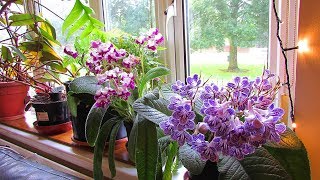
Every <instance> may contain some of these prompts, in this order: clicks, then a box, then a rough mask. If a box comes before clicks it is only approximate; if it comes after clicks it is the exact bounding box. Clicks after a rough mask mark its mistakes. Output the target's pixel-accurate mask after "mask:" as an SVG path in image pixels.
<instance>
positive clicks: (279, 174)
mask: <svg viewBox="0 0 320 180" xmlns="http://www.w3.org/2000/svg"><path fill="white" fill-rule="evenodd" d="M279 87H280V83H279V81H277V78H276V76H274V75H273V74H272V73H270V72H269V71H268V70H265V71H264V73H263V75H262V76H261V77H257V78H256V79H254V80H249V79H248V78H246V77H243V78H240V77H236V78H234V80H233V81H232V82H230V83H228V84H227V85H226V86H223V87H218V86H217V85H215V84H214V83H211V84H210V83H209V82H208V81H205V82H204V83H202V81H201V80H200V77H199V76H198V75H194V76H190V77H188V78H187V79H186V83H183V82H181V81H177V82H176V83H174V84H172V86H171V87H170V86H163V87H162V88H161V89H160V90H156V91H154V92H152V93H149V94H146V95H145V96H144V97H143V98H140V99H138V100H137V101H136V102H135V104H134V109H135V111H136V112H137V113H138V116H139V117H140V118H139V120H138V121H136V122H135V123H136V125H134V128H133V130H132V132H131V134H135V136H134V137H133V138H135V141H133V142H135V144H133V146H132V148H130V146H129V152H132V153H133V154H134V157H135V160H136V166H137V170H138V177H139V179H155V178H160V179H162V178H163V179H171V177H172V171H173V169H175V168H176V167H179V166H177V164H179V163H178V162H181V163H182V165H183V166H184V167H185V168H187V170H188V172H187V173H186V174H185V179H310V167H309V160H308V156H307V152H306V149H305V147H304V145H303V143H302V142H301V141H300V140H299V139H298V137H297V136H296V135H295V133H294V132H293V131H292V130H290V129H289V128H287V127H286V126H285V125H284V123H281V122H280V120H281V118H282V116H283V114H284V110H283V109H281V108H277V107H275V103H274V99H275V96H276V94H277V91H278V89H279ZM135 126H136V127H135ZM157 130H158V132H157ZM146 155H148V156H146ZM163 165H164V168H162V166H163ZM162 169H164V171H162Z"/></svg>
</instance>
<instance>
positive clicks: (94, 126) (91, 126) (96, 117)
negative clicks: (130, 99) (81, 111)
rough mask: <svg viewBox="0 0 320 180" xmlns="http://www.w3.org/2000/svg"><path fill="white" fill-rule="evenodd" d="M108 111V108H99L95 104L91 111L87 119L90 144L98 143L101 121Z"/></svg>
mask: <svg viewBox="0 0 320 180" xmlns="http://www.w3.org/2000/svg"><path fill="white" fill-rule="evenodd" d="M106 112H107V109H106V108H97V107H95V106H94V105H93V106H92V107H91V109H90V111H89V114H88V116H87V119H86V139H87V142H88V144H89V145H90V146H94V145H95V143H96V140H97V137H98V132H99V129H100V126H101V122H102V120H103V117H104V115H105V113H106Z"/></svg>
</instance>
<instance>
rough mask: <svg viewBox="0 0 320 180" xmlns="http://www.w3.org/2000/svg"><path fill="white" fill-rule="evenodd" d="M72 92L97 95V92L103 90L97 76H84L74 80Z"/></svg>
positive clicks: (71, 85) (71, 86) (71, 84)
mask: <svg viewBox="0 0 320 180" xmlns="http://www.w3.org/2000/svg"><path fill="white" fill-rule="evenodd" d="M69 87H70V90H71V91H73V92H74V93H76V94H81V93H86V94H91V95H95V94H96V92H97V90H98V89H100V88H101V86H100V85H98V80H97V78H96V77H95V76H82V77H79V78H76V79H74V80H73V81H72V82H71V83H70V85H69Z"/></svg>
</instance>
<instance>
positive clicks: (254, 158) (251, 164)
mask: <svg viewBox="0 0 320 180" xmlns="http://www.w3.org/2000/svg"><path fill="white" fill-rule="evenodd" d="M218 169H219V172H220V177H219V179H220V180H224V179H225V180H247V179H259V180H269V179H283V180H288V179H292V178H291V176H290V175H289V174H288V173H287V172H286V170H285V169H284V168H283V167H282V166H281V164H280V163H279V161H277V160H276V159H275V158H274V157H273V156H272V155H271V154H270V153H268V151H267V150H266V149H265V148H263V147H261V148H257V149H256V151H255V152H254V153H253V154H251V155H248V156H246V157H245V158H244V159H243V160H241V161H239V160H237V159H236V158H234V157H230V156H225V157H223V159H222V160H221V161H220V162H219V163H218Z"/></svg>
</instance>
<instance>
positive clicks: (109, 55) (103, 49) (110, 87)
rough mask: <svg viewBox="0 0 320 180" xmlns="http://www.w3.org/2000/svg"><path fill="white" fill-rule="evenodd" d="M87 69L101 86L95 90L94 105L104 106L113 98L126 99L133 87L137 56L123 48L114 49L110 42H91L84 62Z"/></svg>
mask: <svg viewBox="0 0 320 180" xmlns="http://www.w3.org/2000/svg"><path fill="white" fill-rule="evenodd" d="M86 64H87V67H88V68H89V70H90V71H91V72H92V73H94V74H96V77H97V79H98V83H99V84H100V85H103V88H101V89H99V90H98V91H97V92H96V95H95V97H94V98H95V100H96V104H95V105H96V107H103V108H106V107H108V106H109V105H110V103H111V102H112V100H113V98H121V99H123V100H127V99H128V97H129V96H130V95H131V92H130V91H131V90H133V89H134V88H135V77H134V75H133V72H132V68H134V67H135V66H136V65H137V64H139V58H138V57H136V56H134V55H131V54H128V53H127V52H126V50H124V49H116V48H115V46H114V45H113V44H112V43H102V42H100V41H93V42H91V51H90V58H89V59H88V60H87V62H86Z"/></svg>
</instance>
